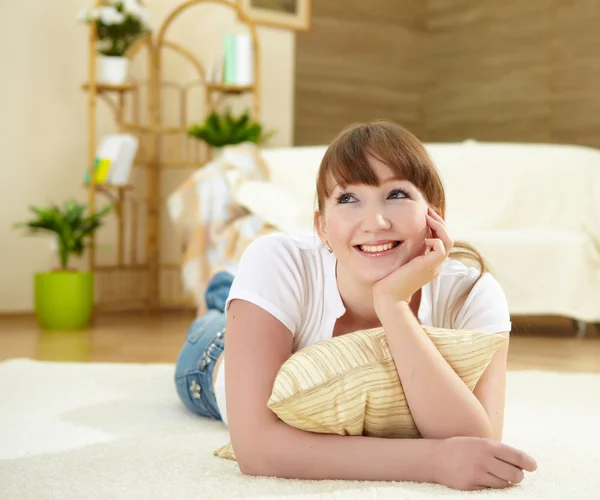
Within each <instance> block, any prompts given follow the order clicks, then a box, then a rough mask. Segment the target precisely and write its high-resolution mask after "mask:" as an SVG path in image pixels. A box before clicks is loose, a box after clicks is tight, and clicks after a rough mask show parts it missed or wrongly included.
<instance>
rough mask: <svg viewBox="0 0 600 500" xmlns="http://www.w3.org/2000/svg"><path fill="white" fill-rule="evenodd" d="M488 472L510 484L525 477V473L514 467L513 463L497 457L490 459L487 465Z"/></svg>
mask: <svg viewBox="0 0 600 500" xmlns="http://www.w3.org/2000/svg"><path fill="white" fill-rule="evenodd" d="M489 472H490V473H492V474H493V475H494V476H496V477H498V478H500V479H503V480H504V481H508V482H510V483H512V484H518V483H520V482H521V481H523V479H524V478H525V474H524V473H523V471H522V470H521V469H520V468H519V467H515V466H514V465H511V464H509V463H506V462H504V461H502V460H498V459H494V460H492V461H491V463H490V465H489Z"/></svg>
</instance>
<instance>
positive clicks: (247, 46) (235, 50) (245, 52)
mask: <svg viewBox="0 0 600 500" xmlns="http://www.w3.org/2000/svg"><path fill="white" fill-rule="evenodd" d="M253 73H254V52H253V46H252V38H251V37H250V35H249V34H248V33H239V34H227V35H225V38H224V40H223V53H222V55H221V56H219V57H216V56H214V55H213V56H212V57H211V60H210V63H209V71H208V75H209V76H208V79H207V81H208V82H209V83H224V84H227V85H240V86H250V85H252V84H253V83H254V74H253Z"/></svg>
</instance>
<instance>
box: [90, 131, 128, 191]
mask: <svg viewBox="0 0 600 500" xmlns="http://www.w3.org/2000/svg"><path fill="white" fill-rule="evenodd" d="M137 149H138V139H137V137H135V136H133V135H130V134H111V135H108V136H106V137H104V139H102V142H101V143H100V145H99V146H98V149H97V151H96V158H95V163H94V183H95V184H110V185H115V186H123V185H126V184H127V183H128V182H129V176H130V174H131V167H132V166H133V161H134V159H135V155H136V153H137ZM89 180H90V176H89V172H88V171H86V172H85V175H84V182H85V183H86V184H88V183H89Z"/></svg>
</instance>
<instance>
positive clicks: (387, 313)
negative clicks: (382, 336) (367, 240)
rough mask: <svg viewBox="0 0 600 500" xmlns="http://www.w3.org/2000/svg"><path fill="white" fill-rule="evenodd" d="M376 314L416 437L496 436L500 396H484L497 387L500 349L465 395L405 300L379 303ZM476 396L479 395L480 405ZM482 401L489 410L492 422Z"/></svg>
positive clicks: (464, 388) (500, 375)
mask: <svg viewBox="0 0 600 500" xmlns="http://www.w3.org/2000/svg"><path fill="white" fill-rule="evenodd" d="M378 313H379V319H380V320H381V323H382V326H383V327H384V329H385V331H386V337H387V339H388V344H389V346H390V350H391V352H392V357H393V358H394V361H395V363H396V369H397V371H398V376H399V377H400V380H401V381H402V387H403V389H404V393H405V395H406V401H407V402H408V405H409V407H410V411H411V413H412V415H413V418H414V420H415V423H416V424H417V427H418V428H419V431H420V432H421V435H422V436H423V437H425V438H438V439H443V438H448V437H452V436H474V437H482V438H496V439H497V438H498V436H501V433H502V419H501V418H500V416H501V415H502V414H503V413H504V393H503V392H502V393H500V392H498V393H496V394H495V395H494V394H490V392H491V390H500V389H502V388H503V386H502V384H501V380H502V379H504V378H505V377H506V373H505V371H503V370H502V368H503V367H504V370H505V366H506V365H505V359H506V348H505V347H503V348H502V350H500V351H498V352H497V353H496V354H495V356H494V359H493V361H492V362H491V363H490V365H489V366H488V368H487V369H486V372H485V373H484V375H482V380H480V384H478V390H476V391H475V392H471V391H470V390H469V388H468V387H467V386H466V385H465V383H464V382H463V381H462V380H461V378H460V377H459V376H458V375H457V374H456V372H455V371H454V370H453V369H452V367H451V366H450V365H449V364H448V363H447V362H446V360H445V359H444V357H443V356H442V355H441V354H440V352H439V351H438V350H437V348H436V347H435V345H434V344H433V342H431V340H430V339H429V337H428V336H427V334H426V333H425V331H424V330H423V328H422V326H421V325H420V324H419V322H418V321H417V319H416V318H415V317H414V315H413V313H412V311H411V310H410V306H409V304H408V303H407V302H404V301H400V302H393V301H389V302H387V303H385V304H384V305H380V307H379V311H378ZM503 360H504V361H503ZM478 394H479V395H480V396H484V397H482V399H483V401H480V400H479V399H478V398H477V395H478ZM482 403H484V404H486V405H487V406H488V407H489V410H490V411H492V412H493V415H494V418H493V421H492V419H491V418H490V416H489V415H488V413H487V411H486V410H487V409H486V407H485V406H484V404H482Z"/></svg>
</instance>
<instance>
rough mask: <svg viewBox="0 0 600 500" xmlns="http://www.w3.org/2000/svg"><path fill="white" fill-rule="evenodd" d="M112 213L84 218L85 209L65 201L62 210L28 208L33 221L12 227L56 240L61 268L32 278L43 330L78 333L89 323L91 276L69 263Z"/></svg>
mask: <svg viewBox="0 0 600 500" xmlns="http://www.w3.org/2000/svg"><path fill="white" fill-rule="evenodd" d="M111 209H112V206H110V205H108V206H106V207H104V208H102V209H101V210H99V211H97V212H96V213H94V214H91V215H87V214H86V213H85V211H86V206H85V205H82V204H79V203H77V202H75V201H67V202H66V203H65V204H64V205H63V207H62V208H61V207H59V206H56V205H52V206H49V207H43V208H42V207H30V210H31V211H32V212H33V213H34V214H35V217H34V218H33V219H30V220H28V221H26V222H20V223H17V224H16V225H15V226H16V227H20V228H26V229H27V230H28V234H38V233H40V232H47V233H51V234H53V235H54V236H55V237H56V242H57V247H58V258H59V262H60V266H59V267H58V268H56V269H54V270H52V271H51V272H43V273H36V275H35V315H36V318H37V320H38V323H39V324H40V326H41V327H42V328H43V329H46V330H79V329H81V328H84V327H85V326H86V325H87V324H88V323H89V320H90V318H91V315H92V311H93V307H94V276H93V273H91V272H79V271H77V270H76V269H74V268H72V267H70V266H69V259H70V258H71V256H73V255H77V256H81V255H82V254H83V252H84V250H85V246H86V243H87V240H89V238H90V237H91V236H92V235H93V234H94V232H95V231H96V230H97V229H98V228H99V227H101V225H102V223H103V219H104V217H105V216H106V215H108V213H109V212H110V211H111Z"/></svg>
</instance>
